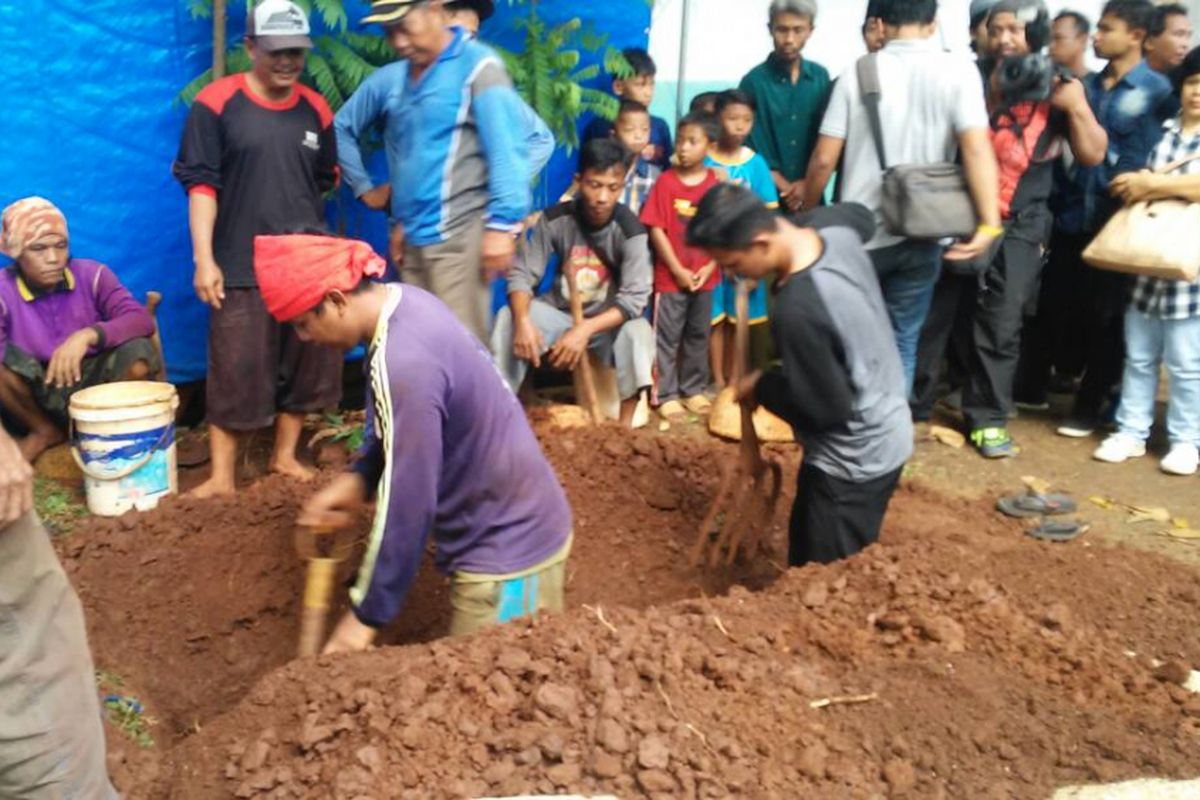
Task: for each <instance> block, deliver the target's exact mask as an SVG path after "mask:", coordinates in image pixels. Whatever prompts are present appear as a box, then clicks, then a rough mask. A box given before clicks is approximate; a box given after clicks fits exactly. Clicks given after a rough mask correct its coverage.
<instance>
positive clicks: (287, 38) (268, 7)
mask: <svg viewBox="0 0 1200 800" xmlns="http://www.w3.org/2000/svg"><path fill="white" fill-rule="evenodd" d="M311 32H312V31H311V30H310V28H309V27H308V17H307V16H306V15H305V14H304V11H303V10H302V9H301V8H300V6H298V5H296V4H295V3H293V2H291V0H262V2H261V3H259V4H257V5H256V6H255V7H254V9H253V10H252V11H251V12H250V16H249V18H248V19H247V20H246V35H247V36H251V37H253V38H254V41H255V42H256V43H257V45H258V46H259V47H261V48H262V49H263V50H266V51H267V52H274V51H276V50H311V49H312V46H313V43H312V39H311V38H309V34H310V33H311Z"/></svg>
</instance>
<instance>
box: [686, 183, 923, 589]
mask: <svg viewBox="0 0 1200 800" xmlns="http://www.w3.org/2000/svg"><path fill="white" fill-rule="evenodd" d="M874 229H875V221H874V218H873V215H872V214H871V212H870V211H868V210H867V209H866V208H864V207H863V206H860V205H856V204H853V203H850V204H847V205H845V206H835V207H832V208H820V209H816V210H814V211H812V212H810V213H809V214H808V215H805V216H802V217H795V218H793V217H780V216H778V215H777V214H775V213H774V212H772V211H769V210H768V209H766V208H765V207H764V206H763V204H762V202H761V201H760V200H759V199H758V198H757V197H755V196H754V195H753V194H752V193H751V192H749V191H747V190H746V189H743V188H741V187H739V186H730V185H728V184H724V185H721V186H718V187H717V188H715V189H713V190H712V191H710V192H709V193H708V194H707V195H705V197H704V199H703V200H702V201H701V202H700V207H699V208H698V209H697V212H696V218H695V219H693V220H692V223H691V225H690V226H689V227H688V242H689V244H692V245H693V246H696V247H702V248H704V249H705V250H706V251H708V254H709V255H710V256H711V257H712V258H715V259H716V260H717V261H718V262H719V263H720V264H721V266H722V267H724V268H725V269H726V270H727V271H729V272H731V273H733V274H735V275H738V276H741V277H743V278H747V279H755V280H758V281H760V282H762V281H774V283H775V287H776V288H775V291H776V297H777V299H778V303H777V304H776V313H775V317H774V318H773V319H772V320H771V334H772V337H773V338H774V340H775V345H776V348H777V349H778V351H779V356H780V359H781V360H782V365H781V366H780V367H779V368H776V369H772V370H770V371H768V372H766V373H761V372H755V373H754V374H752V375H749V376H746V377H743V379H742V380H741V381H740V382H739V384H738V387H737V389H738V395H739V396H740V397H742V398H744V399H746V400H749V401H751V402H757V403H762V405H764V406H766V407H767V409H768V410H770V411H772V412H774V413H775V414H777V415H779V416H780V417H781V418H783V419H785V420H787V422H789V423H790V424H791V426H792V429H793V430H794V431H795V434H796V438H797V439H798V440H799V441H800V443H801V444H802V445H803V447H804V461H803V463H802V465H801V467H800V473H799V476H798V480H797V482H798V488H797V492H796V500H795V504H794V505H793V506H792V516H791V521H790V523H789V531H788V534H789V547H788V564H789V565H790V566H800V565H802V564H807V563H810V562H818V563H828V562H830V561H836V560H838V559H841V558H846V557H848V556H851V555H853V554H855V553H857V552H859V551H860V550H862V549H863V548H865V547H867V546H868V545H870V544H871V543H873V542H874V541H875V540H876V539H877V538H878V537H879V528H880V524H881V523H882V521H883V516H884V512H885V511H886V510H887V506H888V503H889V502H890V500H891V498H892V493H893V492H894V491H895V489H896V484H897V482H898V481H899V479H900V473H901V471H902V470H903V468H904V463H905V462H906V461H907V460H908V458H909V456H910V455H911V454H912V449H913V427H912V417H911V415H910V413H909V410H908V392H907V391H906V390H905V387H904V370H903V369H902V368H901V366H900V354H899V352H898V351H897V350H896V339H895V336H894V335H893V334H892V326H891V322H890V321H889V318H888V313H887V308H886V307H885V306H884V304H883V295H882V294H881V293H880V290H879V279H878V278H877V277H876V275H875V269H874V268H873V267H872V266H871V258H870V256H869V255H868V254H867V251H866V250H865V249H864V248H863V242H864V241H866V240H868V239H870V238H871V236H872V235H873V233H874Z"/></svg>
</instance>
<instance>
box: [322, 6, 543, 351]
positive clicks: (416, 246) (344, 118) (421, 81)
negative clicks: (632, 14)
mask: <svg viewBox="0 0 1200 800" xmlns="http://www.w3.org/2000/svg"><path fill="white" fill-rule="evenodd" d="M363 22H364V23H378V24H380V25H383V26H384V28H385V30H386V35H387V38H388V41H389V42H390V43H391V45H392V47H393V49H395V51H396V53H397V55H399V56H400V58H401V59H402V60H401V61H397V62H396V63H394V64H389V65H387V66H385V67H381V68H380V69H378V70H376V71H375V72H374V73H372V75H371V76H370V77H368V78H367V79H366V80H365V81H364V82H363V84H362V85H361V86H360V87H359V88H358V90H357V91H356V92H355V93H354V95H353V96H352V97H351V98H350V100H349V101H347V103H346V105H345V106H343V107H342V109H341V110H340V111H339V112H338V115H337V119H336V122H335V128H336V130H337V137H338V149H339V153H340V158H341V167H342V174H343V175H344V176H345V178H346V182H347V183H348V184H349V186H350V188H351V189H353V190H354V194H355V196H357V197H359V198H360V199H361V200H362V201H363V203H364V204H366V205H367V206H368V207H370V208H374V209H378V210H383V209H385V208H386V209H388V210H389V212H390V214H389V216H390V219H391V223H392V236H391V245H390V247H389V250H390V253H391V256H392V259H393V261H394V262H395V263H396V265H397V266H398V267H399V268H400V277H401V279H402V280H403V281H404V282H405V283H410V284H415V285H416V286H420V287H421V288H423V289H426V290H428V291H431V292H432V293H433V294H435V295H437V296H438V297H439V298H440V299H441V300H442V301H443V302H444V303H446V305H448V306H449V307H450V309H451V311H453V312H454V314H455V316H456V317H458V319H459V320H460V321H462V322H463V324H464V325H466V326H467V328H468V329H469V330H470V331H471V332H472V333H474V334H475V336H476V337H477V338H478V339H479V340H480V341H482V342H486V341H487V340H488V338H489V329H490V327H491V313H490V311H491V290H490V287H489V284H490V281H491V279H492V278H493V277H497V276H500V275H503V274H504V273H505V272H506V271H507V270H508V268H509V267H510V266H511V264H512V261H513V256H514V254H515V252H516V245H515V242H514V234H515V233H516V231H517V230H518V229H519V226H520V224H521V221H522V220H523V219H524V217H525V215H526V214H527V213H528V212H529V208H530V202H531V198H530V189H529V184H530V180H529V178H530V170H529V157H528V148H527V145H526V143H525V137H524V135H523V134H524V129H523V127H522V126H521V125H519V124H518V123H517V122H516V120H518V119H519V118H520V99H519V98H518V96H517V93H516V92H515V91H514V90H513V88H512V81H511V80H510V79H509V76H508V73H507V71H506V70H505V69H504V65H503V63H502V62H501V61H500V58H499V57H498V56H497V55H496V54H495V53H494V52H493V51H492V50H491V49H489V48H487V47H485V46H484V45H482V44H480V43H479V42H477V41H475V40H474V39H473V38H472V37H471V36H470V35H468V34H467V32H466V31H464V30H463V29H462V28H449V27H447V26H446V22H447V20H446V14H445V6H444V4H443V2H442V0H425V1H424V2H422V1H419V0H378V1H377V2H375V3H374V4H373V5H372V6H371V14H370V15H369V16H367V17H366V18H365V19H364V20H363ZM380 121H382V122H384V137H383V139H384V146H385V148H386V151H387V160H388V170H389V172H390V176H391V183H389V184H383V185H379V186H376V185H375V184H374V182H373V181H372V179H371V176H370V175H369V174H368V173H367V170H366V167H365V165H364V163H363V157H362V151H361V149H360V147H359V139H360V137H361V136H362V134H363V133H364V132H366V131H367V130H368V129H369V128H371V127H372V126H374V125H375V124H376V123H377V122H380Z"/></svg>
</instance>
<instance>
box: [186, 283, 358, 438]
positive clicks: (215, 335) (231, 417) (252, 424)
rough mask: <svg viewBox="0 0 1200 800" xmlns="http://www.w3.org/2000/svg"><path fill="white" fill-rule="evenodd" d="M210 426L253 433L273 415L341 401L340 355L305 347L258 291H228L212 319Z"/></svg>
mask: <svg viewBox="0 0 1200 800" xmlns="http://www.w3.org/2000/svg"><path fill="white" fill-rule="evenodd" d="M208 320H209V322H208V387H207V406H208V421H209V422H210V423H212V424H213V425H216V426H217V427H219V428H224V429H225V430H227V431H253V430H258V429H259V428H265V427H267V426H269V425H272V424H273V423H274V422H275V413H276V412H277V411H282V412H284V413H289V414H308V413H312V412H315V411H324V410H326V409H329V408H334V407H336V406H337V404H338V402H339V401H340V400H341V398H342V361H343V358H344V357H343V354H342V351H340V350H338V349H336V348H333V347H326V346H325V345H320V344H313V343H312V342H303V341H301V340H300V337H299V335H298V334H297V333H296V330H295V328H293V327H292V326H291V325H284V324H281V323H279V322H276V321H275V320H274V319H273V318H272V317H271V315H270V314H268V313H267V307H266V305H265V304H264V303H263V300H262V294H261V293H260V292H259V290H258V289H242V288H237V289H227V290H226V291H225V302H224V303H223V304H222V305H221V308H220V310H219V311H213V312H212V313H211V314H210V315H209V318H208Z"/></svg>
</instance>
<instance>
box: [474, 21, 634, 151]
mask: <svg viewBox="0 0 1200 800" xmlns="http://www.w3.org/2000/svg"><path fill="white" fill-rule="evenodd" d="M516 26H517V28H518V29H519V30H521V31H523V32H524V35H525V36H524V42H523V45H524V48H523V50H522V51H521V52H519V53H517V52H513V51H511V50H505V49H503V48H499V47H497V48H495V49H496V52H497V53H499V54H500V57H501V58H502V59H503V60H504V64H505V66H506V67H507V68H508V72H509V75H511V76H512V80H513V83H514V85H515V86H516V87H517V91H518V92H520V94H521V96H522V97H523V98H525V102H527V103H529V105H530V106H531V107H532V108H533V110H534V111H536V112H537V115H538V116H539V117H541V118H542V120H544V121H545V123H546V125H547V127H549V128H550V130H551V132H552V133H553V134H554V138H555V140H556V141H557V142H558V143H559V144H560V145H562V146H563V147H565V148H566V149H567V151H568V152H570V151H571V150H573V149H574V148H575V147H577V146H578V145H579V129H578V122H579V118H580V117H581V116H583V115H584V114H585V113H587V112H589V111H590V112H593V113H595V114H597V115H599V116H602V117H604V118H605V119H610V120H611V119H615V118H616V116H617V111H618V109H619V103H618V101H617V99H616V98H615V97H613V96H612V95H611V94H609V93H608V92H605V91H601V90H599V89H593V88H590V87H588V86H585V85H584V84H585V83H586V82H588V81H591V80H593V79H595V78H597V77H599V75H600V70H601V65H600V64H591V65H588V66H586V67H580V66H579V64H580V62H581V61H582V58H583V56H582V53H581V50H586V51H589V52H596V51H598V50H600V49H601V48H602V47H605V44H606V42H607V39H608V37H607V36H601V35H598V34H596V33H595V32H594V31H592V30H590V29H585V28H584V25H583V21H582V20H581V19H580V18H579V17H575V18H573V19H569V20H567V21H566V22H563V23H561V24H559V25H556V26H554V27H549V26H548V25H547V24H546V22H545V21H544V20H543V19H542V18H541V16H540V15H539V14H538V10H537V0H531V2H530V8H529V14H528V15H527V16H525V17H523V18H520V19H518V20H517V21H516ZM603 68H604V70H605V71H606V72H608V73H609V74H612V75H615V76H617V77H626V76H628V75H629V74H631V73H632V69H630V67H629V64H628V62H626V60H625V57H624V56H623V55H621V52H620V51H619V50H617V49H615V48H613V47H607V48H606V49H605V52H604V58H603Z"/></svg>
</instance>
